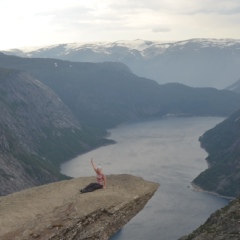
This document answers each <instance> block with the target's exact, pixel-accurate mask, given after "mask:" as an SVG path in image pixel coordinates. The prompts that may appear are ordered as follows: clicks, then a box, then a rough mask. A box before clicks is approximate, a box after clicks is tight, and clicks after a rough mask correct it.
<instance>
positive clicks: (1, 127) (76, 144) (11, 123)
mask: <svg viewBox="0 0 240 240" xmlns="http://www.w3.org/2000/svg"><path fill="white" fill-rule="evenodd" d="M0 109H1V114H0V195H6V194H9V193H12V192H15V191H19V190H21V189H25V188H29V187H32V186H36V185H41V184H44V183H49V182H53V181H58V180H61V179H66V176H63V175H61V174H60V173H59V168H58V167H59V164H60V162H62V161H66V160H68V159H69V158H72V157H74V156H76V155H77V154H79V153H82V152H85V151H87V150H89V149H91V148H93V147H96V146H99V145H102V144H104V143H106V142H108V141H107V140H102V139H101V138H99V137H98V136H97V135H93V134H92V133H88V131H86V130H84V129H83V128H82V126H81V125H80V124H79V121H78V120H77V119H76V118H75V116H74V115H73V114H72V112H71V111H70V110H69V109H68V107H67V106H66V105H65V104H64V103H63V102H62V101H61V100H60V98H59V97H58V96H57V95H56V94H55V93H54V92H53V91H52V90H51V89H50V88H49V87H47V86H46V85H44V84H43V83H41V82H40V81H38V80H36V79H34V78H33V77H32V76H30V75H29V74H28V73H26V72H22V71H19V70H13V69H5V68H0Z"/></svg>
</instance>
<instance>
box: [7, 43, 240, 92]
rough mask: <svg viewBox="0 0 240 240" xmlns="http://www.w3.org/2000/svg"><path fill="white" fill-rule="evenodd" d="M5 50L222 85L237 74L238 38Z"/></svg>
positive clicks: (239, 72) (161, 78) (161, 80)
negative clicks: (114, 64)
mask: <svg viewBox="0 0 240 240" xmlns="http://www.w3.org/2000/svg"><path fill="white" fill-rule="evenodd" d="M5 53H7V54H15V55H18V56H23V57H41V58H42V57H43V58H58V59H64V60H70V61H78V62H103V61H114V62H116V61H117V62H122V63H124V64H126V65H128V66H129V67H130V68H131V69H132V70H133V72H134V73H136V74H137V75H139V76H142V77H146V78H150V79H154V80H156V81H158V82H159V83H169V82H178V83H183V84H186V85H189V86H193V87H216V88H225V87H227V86H228V85H230V84H232V83H233V82H234V81H236V79H238V78H239V76H240V68H239V66H240V40H234V39H190V40H185V41H179V42H168V43H162V42H157V41H144V40H135V41H117V42H96V43H73V44H59V45H54V46H46V47H38V48H35V49H22V50H20V49H12V50H9V51H5Z"/></svg>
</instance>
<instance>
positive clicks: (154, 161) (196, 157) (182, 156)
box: [62, 117, 228, 240]
mask: <svg viewBox="0 0 240 240" xmlns="http://www.w3.org/2000/svg"><path fill="white" fill-rule="evenodd" d="M222 120H223V118H216V117H196V118H167V119H151V120H145V121H138V122H132V123H128V124H125V125H121V126H119V127H118V128H115V129H112V130H110V133H111V136H110V138H111V139H114V140H115V141H117V144H114V145H110V146H105V147H101V148H99V149H96V150H94V151H91V152H89V153H86V154H84V155H81V156H79V157H77V158H75V159H73V160H71V161H69V162H67V163H65V164H63V165H62V173H64V174H66V175H69V176H72V177H80V176H89V175H94V172H93V169H92V167H91V165H90V159H91V157H93V158H94V161H95V163H96V164H97V165H101V166H102V167H103V171H104V173H105V174H106V175H107V174H121V173H128V174H133V175H136V176H141V177H143V178H144V179H146V180H149V181H154V182H159V183H160V184H161V186H160V187H159V189H158V190H157V192H156V193H155V195H154V196H153V197H152V199H151V200H150V201H149V202H148V203H147V205H146V206H145V208H144V209H143V210H142V211H141V212H140V213H139V214H137V215H136V216H135V217H134V218H133V219H132V220H131V221H130V222H129V223H128V224H126V225H125V226H124V227H123V228H122V229H121V230H120V231H119V232H118V233H117V234H115V235H114V236H113V237H112V238H111V240H148V239H151V240H176V239H178V238H179V237H181V236H183V235H186V234H188V233H190V232H192V230H194V229H196V228H197V227H198V226H200V225H201V224H202V223H204V222H205V221H206V219H207V218H208V217H209V215H210V214H211V213H212V212H214V211H216V210H217V209H219V208H221V207H223V206H225V205H226V204H227V203H228V200H226V199H224V198H220V197H217V196H215V195H212V194H208V193H204V192H197V191H194V189H193V188H192V186H191V182H192V180H193V179H194V178H195V177H196V176H197V175H198V174H199V173H200V172H202V171H204V170H205V169H206V168H207V163H206V161H205V160H204V159H205V158H206V157H207V154H206V152H205V151H204V150H203V149H201V148H200V144H199V142H198V138H199V136H201V135H202V134H203V133H204V132H205V131H206V130H208V129H210V128H212V127H214V126H215V125H216V124H217V123H219V122H221V121H222Z"/></svg>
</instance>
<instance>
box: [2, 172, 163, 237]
mask: <svg viewBox="0 0 240 240" xmlns="http://www.w3.org/2000/svg"><path fill="white" fill-rule="evenodd" d="M94 181H95V177H82V178H76V179H72V180H65V181H60V182H56V183H51V184H48V185H44V186H40V187H34V188H31V189H27V190H24V191H21V192H17V193H13V194H10V195H7V196H3V197H0V216H1V218H0V226H1V228H0V238H1V239H2V240H10V239H11V240H18V239H21V240H24V239H38V240H50V239H51V240H53V239H58V240H61V239H78V240H82V239H88V240H89V239H98V240H104V239H108V238H109V237H110V236H112V235H113V234H114V233H115V232H117V231H118V230H119V229H121V228H122V227H123V226H124V225H125V224H126V223H127V222H128V221H129V220H130V219H131V218H132V217H133V216H135V215H136V214H137V213H138V212H139V211H140V210H141V209H142V208H143V207H144V206H145V204H146V203H147V202H148V200H149V199H150V198H151V197H152V196H153V194H154V193H155V191H156V190H157V189H158V187H159V184H158V183H153V182H148V181H145V180H143V179H142V178H140V177H135V176H131V175H125V174H124V175H109V176H107V183H108V185H107V188H106V189H101V190H97V191H95V192H91V193H85V194H80V193H79V189H81V188H83V187H85V186H86V185H87V184H89V183H90V182H94Z"/></svg>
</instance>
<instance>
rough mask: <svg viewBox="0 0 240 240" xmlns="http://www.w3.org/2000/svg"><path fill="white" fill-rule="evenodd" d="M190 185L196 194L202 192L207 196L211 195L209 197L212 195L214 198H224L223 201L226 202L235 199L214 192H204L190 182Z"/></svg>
mask: <svg viewBox="0 0 240 240" xmlns="http://www.w3.org/2000/svg"><path fill="white" fill-rule="evenodd" d="M191 185H192V190H193V191H196V192H204V193H208V194H211V195H214V196H217V197H220V198H225V199H228V200H234V199H235V198H236V197H228V196H224V195H220V194H218V193H216V192H211V191H207V190H204V189H203V188H201V187H199V186H198V185H196V184H195V183H193V182H191Z"/></svg>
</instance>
